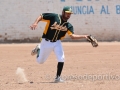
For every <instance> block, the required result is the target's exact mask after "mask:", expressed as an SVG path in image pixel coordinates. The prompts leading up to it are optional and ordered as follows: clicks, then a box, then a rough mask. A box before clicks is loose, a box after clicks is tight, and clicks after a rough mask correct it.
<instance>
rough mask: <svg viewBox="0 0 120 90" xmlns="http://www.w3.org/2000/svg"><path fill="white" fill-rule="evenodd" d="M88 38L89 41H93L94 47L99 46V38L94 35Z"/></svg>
mask: <svg viewBox="0 0 120 90" xmlns="http://www.w3.org/2000/svg"><path fill="white" fill-rule="evenodd" d="M87 40H88V41H89V42H91V44H92V46H93V47H97V46H98V42H97V39H95V38H94V37H93V36H92V35H89V36H87Z"/></svg>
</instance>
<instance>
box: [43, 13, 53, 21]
mask: <svg viewBox="0 0 120 90" xmlns="http://www.w3.org/2000/svg"><path fill="white" fill-rule="evenodd" d="M41 16H42V19H44V20H51V19H52V18H53V17H54V16H55V13H42V14H41Z"/></svg>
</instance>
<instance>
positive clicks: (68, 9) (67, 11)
mask: <svg viewBox="0 0 120 90" xmlns="http://www.w3.org/2000/svg"><path fill="white" fill-rule="evenodd" d="M63 11H65V12H66V13H71V14H72V13H73V12H72V9H71V7H69V6H65V7H64V8H63Z"/></svg>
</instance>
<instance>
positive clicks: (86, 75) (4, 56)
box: [0, 42, 120, 90]
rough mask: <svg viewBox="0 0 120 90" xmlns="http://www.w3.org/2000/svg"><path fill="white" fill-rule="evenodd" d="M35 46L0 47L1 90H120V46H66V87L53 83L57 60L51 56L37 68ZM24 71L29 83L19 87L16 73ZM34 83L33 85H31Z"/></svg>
mask: <svg viewBox="0 0 120 90" xmlns="http://www.w3.org/2000/svg"><path fill="white" fill-rule="evenodd" d="M35 46H36V43H35V44H0V90H120V43H119V42H109V43H107V42H104V43H102V42H101V43H99V47H98V48H93V47H92V46H91V44H90V43H83V42H82V43H80V42H79V43H75V42H74V43H72V42H66V43H65V42H63V48H64V52H65V58H66V59H65V65H64V69H63V72H62V78H63V79H64V80H65V82H64V83H53V81H54V77H55V74H56V68H57V60H56V57H55V55H54V53H53V52H52V53H51V55H50V56H49V58H48V59H47V61H46V62H45V63H44V64H38V63H37V62H36V60H35V56H31V55H30V52H31V50H32V49H33V48H34V47H35ZM18 67H21V68H23V69H24V72H25V74H26V78H27V79H28V82H25V83H23V84H20V83H18V78H17V76H16V70H17V68H18ZM30 82H31V83H30Z"/></svg>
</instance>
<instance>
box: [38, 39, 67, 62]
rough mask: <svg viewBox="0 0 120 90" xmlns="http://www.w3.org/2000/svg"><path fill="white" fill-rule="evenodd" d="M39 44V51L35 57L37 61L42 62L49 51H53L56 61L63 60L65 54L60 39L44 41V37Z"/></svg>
mask: <svg viewBox="0 0 120 90" xmlns="http://www.w3.org/2000/svg"><path fill="white" fill-rule="evenodd" d="M39 45H40V53H39V56H38V57H37V62H38V63H40V64H42V63H44V62H45V61H46V60H47V58H48V56H49V55H50V53H51V52H52V51H54V53H55V55H56V57H57V60H58V62H64V59H65V56H64V51H63V48H62V44H61V40H57V41H56V42H50V41H46V40H45V39H44V38H43V39H42V41H41V43H40V44H39Z"/></svg>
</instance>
